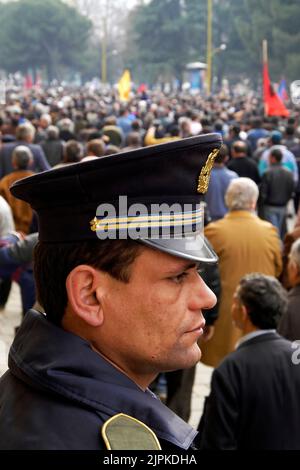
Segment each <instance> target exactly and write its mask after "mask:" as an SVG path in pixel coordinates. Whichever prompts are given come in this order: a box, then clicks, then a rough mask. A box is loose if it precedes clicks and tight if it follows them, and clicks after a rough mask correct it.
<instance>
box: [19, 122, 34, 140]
mask: <svg viewBox="0 0 300 470" xmlns="http://www.w3.org/2000/svg"><path fill="white" fill-rule="evenodd" d="M34 135H35V128H34V127H33V125H32V124H31V123H30V122H24V124H20V125H19V126H18V127H17V130H16V138H17V140H26V139H27V137H31V138H32V139H33V137H34Z"/></svg>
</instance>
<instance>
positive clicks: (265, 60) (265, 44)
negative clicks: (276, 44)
mask: <svg viewBox="0 0 300 470" xmlns="http://www.w3.org/2000/svg"><path fill="white" fill-rule="evenodd" d="M262 50H263V63H264V65H266V64H267V63H268V41H267V40H266V39H264V40H263V44H262Z"/></svg>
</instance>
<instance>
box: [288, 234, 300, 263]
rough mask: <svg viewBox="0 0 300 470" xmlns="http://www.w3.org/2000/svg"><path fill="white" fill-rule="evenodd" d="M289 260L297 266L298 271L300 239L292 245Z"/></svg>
mask: <svg viewBox="0 0 300 470" xmlns="http://www.w3.org/2000/svg"><path fill="white" fill-rule="evenodd" d="M290 259H291V260H292V261H293V262H294V263H295V264H296V265H297V267H298V269H299V271H300V238H298V240H296V241H295V242H294V243H293V244H292V248H291V251H290Z"/></svg>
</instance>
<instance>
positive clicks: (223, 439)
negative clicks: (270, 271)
mask: <svg viewBox="0 0 300 470" xmlns="http://www.w3.org/2000/svg"><path fill="white" fill-rule="evenodd" d="M286 308H287V294H286V292H285V291H284V289H283V287H282V286H281V285H280V283H279V282H278V281H277V280H276V279H275V278H273V277H271V276H266V275H262V274H251V275H248V276H245V277H244V278H243V279H242V280H241V282H240V284H239V286H238V288H237V290H236V293H235V295H234V301H233V306H232V316H233V321H234V322H235V324H236V326H237V327H238V328H240V329H241V330H242V331H243V333H244V336H243V338H242V339H241V340H240V342H239V345H238V347H237V349H236V351H234V352H233V353H231V354H230V355H229V356H227V358H226V359H225V360H224V361H223V362H222V363H221V365H220V366H219V367H217V368H216V369H215V371H214V372H213V376H212V384H211V393H210V396H209V397H208V399H207V401H206V404H205V409H204V413H203V416H202V419H201V421H200V425H199V431H200V439H201V445H200V448H201V449H224V450H225V449H235V450H240V449H243V450H245V449H273V450H286V449H298V450H299V449H300V440H299V433H300V401H299V388H300V368H299V365H297V364H298V362H299V361H298V360H296V359H297V354H298V355H299V351H298V353H297V351H295V350H294V349H293V347H294V346H295V344H294V343H291V342H289V341H287V340H286V339H284V338H282V337H281V336H279V335H278V334H277V333H276V331H275V328H276V326H277V323H278V321H279V319H280V316H281V314H283V313H284V312H285V310H286ZM298 349H299V347H298Z"/></svg>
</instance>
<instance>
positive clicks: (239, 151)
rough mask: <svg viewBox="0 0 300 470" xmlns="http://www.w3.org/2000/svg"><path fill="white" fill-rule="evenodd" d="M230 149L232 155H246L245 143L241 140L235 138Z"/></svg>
mask: <svg viewBox="0 0 300 470" xmlns="http://www.w3.org/2000/svg"><path fill="white" fill-rule="evenodd" d="M232 150H233V152H234V156H243V155H244V156H246V155H247V145H246V143H245V142H243V141H242V140H237V141H236V142H234V143H233V144H232Z"/></svg>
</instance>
